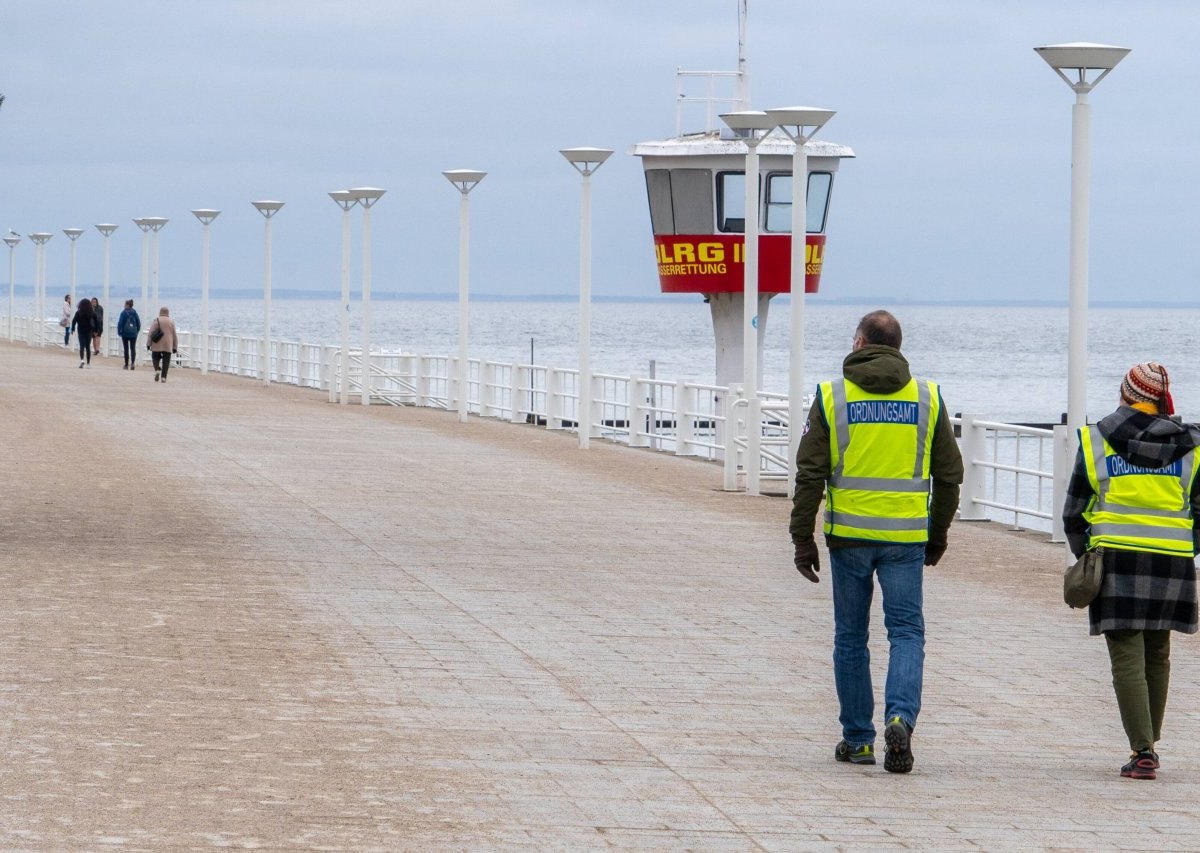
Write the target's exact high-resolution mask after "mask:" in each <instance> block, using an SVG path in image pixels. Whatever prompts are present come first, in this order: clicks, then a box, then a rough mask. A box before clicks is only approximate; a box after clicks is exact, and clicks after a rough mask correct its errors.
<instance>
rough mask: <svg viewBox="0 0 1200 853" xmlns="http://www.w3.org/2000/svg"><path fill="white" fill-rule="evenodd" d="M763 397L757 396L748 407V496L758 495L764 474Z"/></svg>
mask: <svg viewBox="0 0 1200 853" xmlns="http://www.w3.org/2000/svg"><path fill="white" fill-rule="evenodd" d="M762 427H763V423H762V397H760V396H759V395H758V394H755V395H754V396H752V397H751V398H750V401H749V405H748V406H747V407H746V460H745V463H744V466H743V467H744V468H745V469H746V494H748V495H758V494H759V493H760V490H759V484H760V482H761V478H760V475H761V472H762Z"/></svg>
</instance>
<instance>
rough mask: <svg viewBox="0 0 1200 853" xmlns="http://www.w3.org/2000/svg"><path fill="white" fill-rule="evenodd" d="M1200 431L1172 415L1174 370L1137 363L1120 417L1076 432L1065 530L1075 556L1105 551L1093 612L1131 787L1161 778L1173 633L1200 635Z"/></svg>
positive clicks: (1116, 414)
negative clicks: (1199, 585)
mask: <svg viewBox="0 0 1200 853" xmlns="http://www.w3.org/2000/svg"><path fill="white" fill-rule="evenodd" d="M1198 445H1200V432H1198V431H1197V429H1196V428H1195V427H1191V426H1188V425H1186V424H1184V423H1182V422H1181V421H1180V419H1179V418H1178V417H1177V416H1176V415H1175V406H1174V403H1173V401H1172V400H1171V388H1170V379H1169V377H1168V375H1167V369H1166V368H1165V367H1163V366H1162V365H1161V364H1158V363H1156V362H1153V361H1150V362H1146V363H1144V364H1136V365H1134V366H1133V367H1132V368H1130V370H1129V372H1128V373H1127V374H1125V378H1124V379H1123V380H1122V381H1121V388H1120V404H1119V406H1118V407H1117V410H1116V411H1115V412H1113V413H1112V414H1110V415H1107V416H1106V417H1104V418H1102V419H1101V420H1100V421H1099V422H1098V423H1096V424H1094V425H1093V426H1088V427H1084V428H1083V429H1081V430H1079V454H1078V455H1077V456H1076V458H1075V470H1074V471H1073V473H1072V474H1071V481H1070V483H1069V484H1068V486H1067V498H1066V502H1065V503H1064V505H1063V524H1064V527H1065V530H1066V534H1067V542H1068V543H1069V544H1070V546H1071V551H1072V552H1073V553H1074V554H1075V556H1076V557H1078V556H1080V555H1081V554H1083V553H1084V551H1086V550H1091V549H1093V548H1100V549H1101V555H1102V557H1101V562H1102V565H1103V568H1104V572H1103V581H1102V582H1101V586H1100V594H1099V596H1097V598H1096V600H1095V601H1094V602H1092V604H1091V606H1090V607H1089V609H1088V618H1089V621H1090V623H1091V633H1092V634H1093V635H1096V634H1103V635H1104V639H1105V640H1106V641H1107V643H1108V652H1109V657H1110V659H1111V661H1112V675H1113V688H1114V690H1115V691H1116V694H1117V706H1118V708H1119V709H1120V712H1121V723H1122V724H1123V726H1124V728H1125V733H1126V735H1127V736H1128V738H1129V748H1130V749H1131V750H1132V753H1133V754H1132V755H1131V757H1130V759H1129V761H1128V763H1126V764H1125V765H1124V766H1123V767H1122V768H1121V775H1122V776H1124V777H1127V778H1131V779H1154V778H1155V777H1156V776H1157V771H1158V769H1159V758H1158V752H1157V741H1158V740H1159V737H1160V735H1161V734H1162V724H1163V716H1164V714H1165V712H1166V707H1167V690H1168V684H1169V681H1170V672H1171V659H1170V658H1171V632H1172V631H1180V632H1182V633H1184V634H1194V633H1196V631H1197V628H1198V625H1197V607H1196V564H1195V555H1196V553H1197V552H1198V551H1200V532H1198V531H1197V527H1196V525H1197V519H1200V490H1198V488H1197V479H1198V478H1197V477H1196V468H1197V466H1196V453H1195V451H1196V447H1197V446H1198Z"/></svg>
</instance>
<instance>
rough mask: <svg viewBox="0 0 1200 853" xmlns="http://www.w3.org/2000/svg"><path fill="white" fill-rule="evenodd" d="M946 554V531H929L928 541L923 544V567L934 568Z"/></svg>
mask: <svg viewBox="0 0 1200 853" xmlns="http://www.w3.org/2000/svg"><path fill="white" fill-rule="evenodd" d="M945 553H946V531H945V530H930V531H929V541H928V542H926V543H925V565H927V566H936V565H937V564H938V560H940V559H942V555H943V554H945Z"/></svg>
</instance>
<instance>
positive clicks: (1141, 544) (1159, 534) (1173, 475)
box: [1079, 426, 1196, 557]
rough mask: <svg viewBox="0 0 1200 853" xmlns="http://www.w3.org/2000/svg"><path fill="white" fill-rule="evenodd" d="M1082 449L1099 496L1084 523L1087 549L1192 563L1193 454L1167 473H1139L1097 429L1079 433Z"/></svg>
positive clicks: (1151, 470) (1164, 470)
mask: <svg viewBox="0 0 1200 853" xmlns="http://www.w3.org/2000/svg"><path fill="white" fill-rule="evenodd" d="M1079 446H1080V448H1081V449H1082V450H1083V464H1084V467H1085V468H1086V469H1087V477H1088V482H1089V483H1091V485H1092V491H1093V492H1095V495H1094V496H1093V497H1092V500H1091V502H1090V503H1089V504H1088V508H1087V510H1086V511H1085V512H1084V513H1083V518H1084V520H1085V521H1087V523H1088V525H1089V531H1088V547H1089V548H1095V547H1097V546H1099V545H1103V546H1104V547H1105V548H1115V549H1117V550H1120V551H1152V552H1154V553H1156V554H1171V555H1173V556H1179V557H1192V556H1193V555H1194V554H1195V544H1194V539H1193V538H1192V503H1191V495H1192V481H1193V480H1195V478H1196V462H1195V457H1196V454H1195V451H1192V452H1190V453H1188V455H1187V456H1185V457H1183V458H1182V459H1177V460H1176V461H1174V462H1172V463H1171V464H1170V465H1167V466H1166V467H1164V468H1139V467H1138V466H1136V465H1130V464H1129V463H1128V462H1126V461H1125V460H1124V459H1122V458H1121V457H1120V456H1118V455H1117V454H1116V452H1115V451H1113V449H1112V445H1110V444H1109V443H1108V442H1107V441H1105V440H1104V436H1102V435H1100V431H1099V430H1098V429H1097V428H1096V427H1094V426H1091V427H1084V428H1082V429H1080V430H1079Z"/></svg>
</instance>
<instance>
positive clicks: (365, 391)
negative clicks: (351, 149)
mask: <svg viewBox="0 0 1200 853" xmlns="http://www.w3.org/2000/svg"><path fill="white" fill-rule="evenodd" d="M349 192H350V196H351V197H352V198H353V199H354V200H355V201H357V202H358V203H359V204H361V205H362V209H363V234H362V241H363V242H362V251H363V257H362V340H363V345H362V404H363V405H364V406H369V405H371V208H372V207H374V206H375V203H376V202H377V201H379V199H381V198H382V197H383V194H384V193H385V192H387V190H381V189H379V188H378V187H356V188H354V189H351V190H350V191H349Z"/></svg>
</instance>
